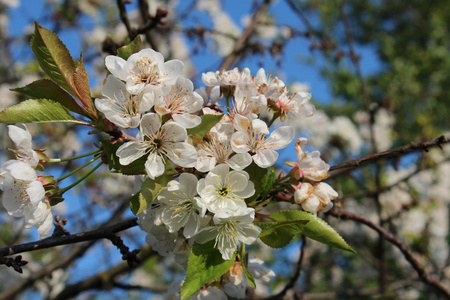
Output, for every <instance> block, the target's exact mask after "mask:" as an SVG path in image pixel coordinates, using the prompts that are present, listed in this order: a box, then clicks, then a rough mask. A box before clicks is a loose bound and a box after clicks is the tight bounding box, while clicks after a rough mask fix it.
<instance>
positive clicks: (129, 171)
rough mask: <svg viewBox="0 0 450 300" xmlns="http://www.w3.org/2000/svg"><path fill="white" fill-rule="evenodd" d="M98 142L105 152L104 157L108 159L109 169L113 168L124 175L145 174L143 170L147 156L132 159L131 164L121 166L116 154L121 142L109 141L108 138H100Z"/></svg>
mask: <svg viewBox="0 0 450 300" xmlns="http://www.w3.org/2000/svg"><path fill="white" fill-rule="evenodd" d="M99 142H100V144H101V145H102V146H103V149H105V152H106V154H107V156H106V158H107V160H108V166H109V169H110V170H114V171H115V172H117V173H122V174H124V175H143V174H147V173H146V172H145V166H144V164H145V162H146V161H147V157H146V156H143V157H141V158H139V159H137V160H135V161H133V162H132V163H131V164H129V165H126V166H122V165H121V164H120V162H119V157H118V156H117V155H116V151H117V149H119V147H120V146H121V145H123V143H121V142H116V143H114V144H113V143H111V141H109V140H100V141H99Z"/></svg>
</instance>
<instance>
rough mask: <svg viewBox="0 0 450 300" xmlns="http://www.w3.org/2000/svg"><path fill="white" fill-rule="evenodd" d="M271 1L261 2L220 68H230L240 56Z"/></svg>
mask: <svg viewBox="0 0 450 300" xmlns="http://www.w3.org/2000/svg"><path fill="white" fill-rule="evenodd" d="M270 2H271V0H264V2H263V4H261V6H260V7H259V8H258V9H257V10H256V12H255V14H254V15H253V17H252V22H251V23H250V25H249V26H248V27H247V28H246V29H245V31H244V32H243V33H242V35H241V36H240V37H239V39H238V40H237V41H236V43H235V44H234V47H233V51H232V52H231V54H230V55H228V56H227V57H225V59H224V60H223V61H222V64H221V65H220V68H219V69H220V70H226V69H228V68H229V67H230V66H231V65H232V64H233V62H234V61H235V60H236V58H237V57H238V56H239V53H240V52H241V51H242V50H243V49H244V47H245V43H246V42H247V41H248V39H249V38H250V36H251V35H252V33H253V31H254V30H255V27H256V25H257V24H258V22H259V20H260V19H261V17H262V16H263V14H264V13H265V12H266V10H267V8H268V7H269V4H270Z"/></svg>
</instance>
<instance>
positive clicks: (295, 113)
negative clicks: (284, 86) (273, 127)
mask: <svg viewBox="0 0 450 300" xmlns="http://www.w3.org/2000/svg"><path fill="white" fill-rule="evenodd" d="M310 99H311V94H310V93H308V92H299V93H296V94H293V95H288V94H287V92H285V93H283V94H282V95H280V96H279V97H278V99H276V101H275V102H274V103H273V106H274V108H273V109H274V110H276V111H277V114H278V115H280V117H281V121H284V120H285V119H286V117H294V118H305V117H310V116H312V115H313V114H314V111H315V110H316V108H315V107H314V105H312V104H311V103H309V100H310Z"/></svg>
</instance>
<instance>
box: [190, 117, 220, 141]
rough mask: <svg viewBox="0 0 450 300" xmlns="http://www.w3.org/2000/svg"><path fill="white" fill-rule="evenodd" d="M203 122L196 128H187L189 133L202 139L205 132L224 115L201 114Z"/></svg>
mask: <svg viewBox="0 0 450 300" xmlns="http://www.w3.org/2000/svg"><path fill="white" fill-rule="evenodd" d="M200 117H201V118H202V122H201V123H200V124H199V125H197V126H195V127H194V128H189V129H187V133H188V134H189V135H192V136H194V137H196V138H198V139H202V138H203V137H204V136H205V134H206V133H207V132H208V131H209V130H210V129H211V128H212V127H213V126H214V125H216V124H217V122H219V121H220V120H221V119H222V115H203V116H200Z"/></svg>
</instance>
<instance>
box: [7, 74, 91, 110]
mask: <svg viewBox="0 0 450 300" xmlns="http://www.w3.org/2000/svg"><path fill="white" fill-rule="evenodd" d="M13 91H15V92H18V93H21V94H24V95H27V96H29V97H31V98H34V99H42V98H46V99H49V100H53V101H55V102H58V103H59V104H61V105H62V106H64V107H65V108H67V109H68V110H70V111H73V112H75V113H78V114H80V115H84V114H85V112H84V110H83V109H82V108H81V107H80V106H79V105H78V104H77V102H76V101H75V99H74V98H73V97H72V96H71V95H70V94H69V93H67V92H66V91H65V90H64V89H62V88H61V87H60V86H59V85H57V84H56V83H55V82H53V81H51V80H48V79H40V80H36V81H34V82H32V83H30V84H28V85H26V86H24V87H21V88H15V89H13Z"/></svg>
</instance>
